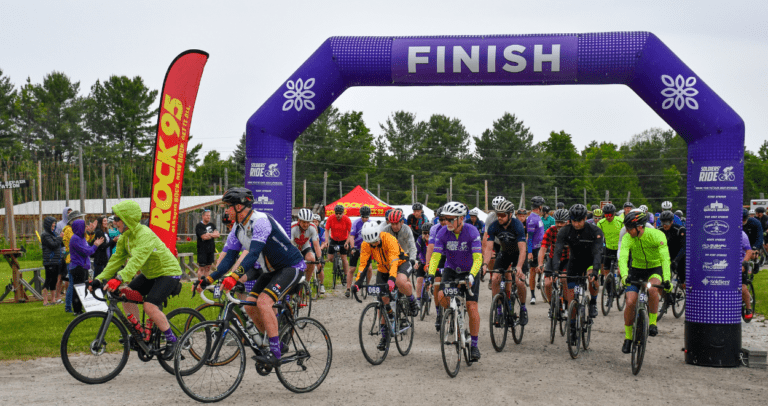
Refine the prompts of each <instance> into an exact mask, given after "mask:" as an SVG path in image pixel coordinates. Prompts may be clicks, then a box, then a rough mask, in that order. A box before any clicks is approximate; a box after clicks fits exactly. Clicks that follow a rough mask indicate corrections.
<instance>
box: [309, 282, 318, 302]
mask: <svg viewBox="0 0 768 406" xmlns="http://www.w3.org/2000/svg"><path fill="white" fill-rule="evenodd" d="M310 285H311V286H310V288H311V289H312V300H317V299H320V282H318V280H317V276H315V277H314V278H312V282H311V283H310Z"/></svg>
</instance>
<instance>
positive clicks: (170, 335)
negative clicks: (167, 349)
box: [163, 327, 176, 343]
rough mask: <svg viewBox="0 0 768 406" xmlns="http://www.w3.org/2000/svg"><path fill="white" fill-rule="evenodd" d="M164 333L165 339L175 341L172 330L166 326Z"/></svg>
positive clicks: (170, 341)
mask: <svg viewBox="0 0 768 406" xmlns="http://www.w3.org/2000/svg"><path fill="white" fill-rule="evenodd" d="M163 333H165V341H166V342H169V343H175V342H176V334H173V331H172V330H171V329H170V327H169V328H168V330H165V331H163Z"/></svg>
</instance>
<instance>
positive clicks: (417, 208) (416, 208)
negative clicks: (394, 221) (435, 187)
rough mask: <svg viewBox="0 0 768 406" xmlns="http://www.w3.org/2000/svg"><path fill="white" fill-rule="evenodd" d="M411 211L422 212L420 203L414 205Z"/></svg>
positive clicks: (422, 207) (422, 208)
mask: <svg viewBox="0 0 768 406" xmlns="http://www.w3.org/2000/svg"><path fill="white" fill-rule="evenodd" d="M411 209H412V210H424V206H422V205H421V203H414V204H413V206H411Z"/></svg>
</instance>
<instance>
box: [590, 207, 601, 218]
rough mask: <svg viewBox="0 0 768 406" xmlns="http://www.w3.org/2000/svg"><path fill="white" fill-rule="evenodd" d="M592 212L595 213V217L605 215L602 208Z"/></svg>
mask: <svg viewBox="0 0 768 406" xmlns="http://www.w3.org/2000/svg"><path fill="white" fill-rule="evenodd" d="M592 213H594V214H595V217H603V211H602V210H600V209H595V210H593V211H592Z"/></svg>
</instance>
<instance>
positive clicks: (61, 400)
mask: <svg viewBox="0 0 768 406" xmlns="http://www.w3.org/2000/svg"><path fill="white" fill-rule="evenodd" d="M328 296H329V297H328V298H327V299H324V300H322V301H320V302H318V303H316V304H315V306H314V309H313V314H312V315H313V317H315V318H317V319H318V320H319V321H320V322H321V323H323V324H324V325H325V327H326V328H327V330H328V331H329V332H330V334H331V339H332V342H333V365H332V368H331V371H330V373H329V375H328V377H327V379H326V380H325V382H324V383H323V384H322V385H321V386H320V387H319V388H318V389H317V390H315V391H314V392H312V393H310V394H305V395H296V394H294V393H291V392H289V391H288V390H286V389H285V388H283V386H282V385H281V384H280V382H279V381H278V380H277V377H276V376H275V375H274V374H273V375H270V376H268V377H260V376H259V375H257V374H256V372H255V371H254V370H253V367H252V366H251V365H249V366H248V369H246V374H245V378H244V379H243V382H242V383H241V385H240V387H239V388H238V390H237V391H236V392H235V393H234V394H232V396H230V397H229V398H227V399H226V400H225V401H224V402H222V403H224V404H235V403H239V404H243V403H241V402H254V401H258V402H260V403H261V404H276V405H277V404H279V405H288V404H291V403H293V402H296V401H299V402H301V401H304V402H306V401H309V402H311V403H312V404H313V405H326V404H328V405H338V404H363V403H369V404H383V403H385V402H386V403H388V404H427V403H433V402H440V404H444V405H453V404H456V405H459V404H461V405H466V404H474V405H489V404H502V403H504V404H553V403H560V402H567V403H568V404H573V403H575V404H593V405H597V404H609V403H610V404H616V405H620V404H629V403H630V402H634V401H646V402H652V403H653V404H674V405H682V404H698V405H705V404H742V403H741V402H746V403H743V404H764V402H765V399H768V388H766V385H765V382H766V378H768V371H766V370H759V369H749V368H707V367H696V366H690V365H686V364H685V363H684V361H683V354H682V352H681V348H682V347H683V319H675V318H674V317H672V315H671V314H669V315H667V316H666V317H665V318H664V319H663V320H662V321H660V322H659V336H657V337H655V338H651V339H649V346H648V352H647V354H646V358H645V362H644V365H643V369H642V371H641V372H640V374H639V375H638V376H634V375H632V372H631V371H630V359H629V356H628V355H624V354H622V353H621V344H622V340H623V334H624V333H623V328H622V324H623V323H622V319H621V314H620V313H618V312H616V309H615V308H614V310H613V311H612V312H611V313H610V315H609V316H608V317H603V316H602V315H600V316H599V317H598V319H597V320H596V322H595V326H594V328H593V330H592V343H591V348H590V350H589V351H587V352H586V353H584V354H583V355H581V357H580V358H579V359H576V360H573V359H571V358H570V356H569V355H568V350H567V348H566V345H565V341H564V338H562V337H560V336H559V334H558V336H557V338H556V340H555V343H554V344H549V324H548V319H547V307H546V305H543V304H541V302H540V303H539V304H537V305H535V306H528V308H529V312H530V318H531V321H530V323H529V324H528V326H526V329H525V335H524V338H523V342H522V343H521V344H520V345H515V344H514V342H513V341H512V340H511V336H510V338H509V339H508V341H507V346H506V348H505V349H504V351H503V352H501V353H496V352H495V351H494V350H493V347H492V346H491V343H490V337H489V331H488V316H487V313H488V310H487V309H488V307H489V305H490V291H489V290H487V289H486V287H485V286H483V287H482V289H481V301H480V309H481V312H480V315H481V334H480V349H481V351H482V359H481V361H480V362H479V363H477V364H474V365H472V366H471V367H467V366H466V364H462V366H461V371H460V372H459V375H458V377H456V378H455V379H451V378H449V377H448V376H447V374H446V373H445V370H444V369H443V365H442V361H441V356H440V347H439V343H438V335H437V334H436V333H435V329H434V325H433V324H434V316H428V319H425V320H424V321H421V322H419V321H417V325H416V336H415V338H414V343H413V349H412V351H411V353H410V354H409V355H408V356H406V357H402V356H400V355H399V354H397V351H395V350H394V348H393V350H392V351H390V353H389V356H388V357H387V359H386V360H385V361H384V363H383V364H382V365H380V366H372V365H370V364H368V363H367V362H366V361H365V359H364V358H363V356H362V354H361V352H360V347H359V343H358V338H357V326H358V320H359V317H360V312H361V311H362V308H363V305H361V304H358V303H357V302H354V301H353V300H350V299H345V298H344V297H343V295H339V296H334V295H333V294H329V295H328ZM433 310H434V309H433ZM433 313H434V312H433ZM767 336H768V328H766V327H765V323H763V322H759V321H755V322H753V323H751V324H749V325H745V326H744V337H745V346H746V345H747V341H749V343H751V344H752V345H761V346H762V347H763V348H768V344H766V337H767ZM393 347H394V344H393ZM249 362H250V361H249ZM760 399H762V400H760ZM86 401H87V402H88V403H91V404H129V403H130V404H160V403H162V404H166V405H167V404H189V403H190V402H192V400H191V399H190V398H189V397H187V395H186V394H184V392H182V390H181V389H180V388H179V387H178V385H177V383H176V380H175V378H174V377H173V376H171V375H169V374H168V373H166V372H165V371H163V370H162V369H161V368H160V366H159V365H157V363H156V362H149V363H142V362H141V361H139V360H138V359H137V358H136V356H135V354H131V358H130V361H129V362H128V365H127V366H126V368H125V369H124V370H123V372H122V373H121V374H120V375H119V376H118V377H117V378H115V379H114V380H113V381H112V382H109V383H106V384H103V385H99V386H89V385H85V384H81V383H79V382H77V381H75V380H74V379H73V378H72V377H70V376H69V374H68V373H67V372H66V370H65V369H64V367H63V365H62V363H61V360H60V359H58V358H45V359H38V360H33V361H23V362H22V361H17V362H2V363H0V404H5V405H8V404H22V403H23V404H28V405H38V404H46V405H50V404H57V405H58V404H62V405H69V404H72V405H82V404H83V402H86Z"/></svg>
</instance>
